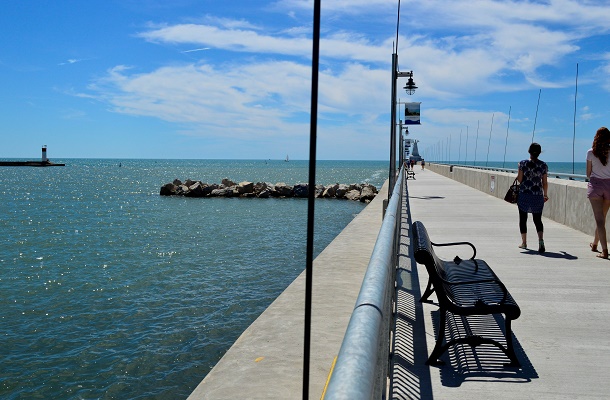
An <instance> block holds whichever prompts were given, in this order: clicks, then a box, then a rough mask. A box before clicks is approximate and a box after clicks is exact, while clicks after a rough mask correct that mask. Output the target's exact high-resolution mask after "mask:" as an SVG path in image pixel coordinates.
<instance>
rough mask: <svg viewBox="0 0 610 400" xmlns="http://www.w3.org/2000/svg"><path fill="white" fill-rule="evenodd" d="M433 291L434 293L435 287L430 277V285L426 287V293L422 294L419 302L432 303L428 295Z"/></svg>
mask: <svg viewBox="0 0 610 400" xmlns="http://www.w3.org/2000/svg"><path fill="white" fill-rule="evenodd" d="M432 293H434V288H433V287H432V280H430V278H428V286H427V287H426V291H425V292H424V294H423V295H422V296H421V299H419V302H420V303H431V301H429V300H428V297H430V295H431V294H432Z"/></svg>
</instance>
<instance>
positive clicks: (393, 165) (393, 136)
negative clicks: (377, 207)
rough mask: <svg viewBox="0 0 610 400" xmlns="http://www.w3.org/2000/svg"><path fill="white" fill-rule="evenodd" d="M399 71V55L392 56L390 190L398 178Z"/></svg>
mask: <svg viewBox="0 0 610 400" xmlns="http://www.w3.org/2000/svg"><path fill="white" fill-rule="evenodd" d="M397 69H398V54H396V50H394V54H392V101H391V105H392V109H391V110H390V119H391V121H390V176H389V180H390V188H393V187H394V179H395V178H396V78H397V76H396V70H397ZM391 196H392V189H390V190H388V199H389V198H390V197H391Z"/></svg>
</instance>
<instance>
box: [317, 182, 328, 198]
mask: <svg viewBox="0 0 610 400" xmlns="http://www.w3.org/2000/svg"><path fill="white" fill-rule="evenodd" d="M324 190H326V188H325V187H324V185H316V197H322V195H323V194H324Z"/></svg>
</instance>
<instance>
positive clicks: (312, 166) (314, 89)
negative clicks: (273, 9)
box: [303, 0, 321, 400]
mask: <svg viewBox="0 0 610 400" xmlns="http://www.w3.org/2000/svg"><path fill="white" fill-rule="evenodd" d="M320 3H321V0H315V1H314V12H313V50H312V57H311V58H312V61H311V116H310V123H309V127H310V129H309V190H308V195H307V256H306V266H305V332H304V338H303V339H304V340H303V400H309V361H310V360H309V359H310V353H311V300H312V283H313V282H312V280H313V237H314V206H315V198H316V138H317V135H316V132H317V128H318V71H319V69H320V6H321V4H320Z"/></svg>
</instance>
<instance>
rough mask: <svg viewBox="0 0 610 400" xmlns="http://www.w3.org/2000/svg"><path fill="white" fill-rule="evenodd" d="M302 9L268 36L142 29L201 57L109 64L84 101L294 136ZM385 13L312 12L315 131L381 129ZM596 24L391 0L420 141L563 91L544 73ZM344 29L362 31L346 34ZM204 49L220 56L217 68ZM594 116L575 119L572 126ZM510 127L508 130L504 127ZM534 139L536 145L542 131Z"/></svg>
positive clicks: (235, 28)
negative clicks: (506, 100) (508, 100)
mask: <svg viewBox="0 0 610 400" xmlns="http://www.w3.org/2000/svg"><path fill="white" fill-rule="evenodd" d="M311 4H312V2H311V1H310V0H284V1H278V2H276V3H275V7H276V9H279V8H281V9H283V10H285V11H286V10H287V11H286V13H288V14H289V15H291V18H289V19H288V21H284V23H287V24H291V23H293V22H294V23H295V25H294V26H290V25H288V26H274V27H273V29H270V28H267V27H264V26H262V25H261V24H260V23H253V22H249V21H245V20H231V19H226V18H217V17H211V16H207V17H206V18H204V21H203V23H189V24H174V25H171V24H163V25H155V26H151V27H150V28H149V29H148V30H146V31H144V32H141V33H139V34H138V36H139V37H141V38H143V39H145V40H147V41H150V42H153V43H162V44H169V45H175V46H176V47H178V48H184V46H189V47H187V49H186V50H181V51H182V52H194V51H199V50H207V49H210V50H211V51H209V52H206V60H205V62H202V63H199V64H187V65H184V64H176V62H175V61H174V60H172V61H168V63H167V65H168V66H165V67H160V68H158V69H155V70H151V71H148V72H139V73H136V72H134V71H135V69H128V68H126V67H123V66H119V67H116V68H114V69H112V70H110V71H109V73H108V76H107V77H106V78H105V79H103V80H100V81H98V82H97V84H96V86H92V91H93V92H96V93H98V94H99V98H102V99H103V100H104V101H106V102H108V103H109V104H111V105H112V107H113V109H114V110H115V111H117V112H122V113H128V114H133V115H143V116H150V117H155V118H161V119H163V120H166V121H171V122H177V123H180V124H183V126H184V131H185V132H188V133H189V134H196V135H206V136H227V135H230V136H235V137H240V138H243V139H246V140H250V139H252V140H254V139H255V138H257V137H280V136H282V135H295V136H298V137H305V135H306V133H307V130H308V128H307V123H308V118H307V115H308V114H309V111H310V110H309V106H310V99H309V91H310V84H311V83H310V79H311V71H310V61H309V58H310V56H311V39H310V32H309V28H307V27H306V26H304V25H303V24H302V21H301V22H296V21H297V20H298V18H297V16H298V14H299V13H300V12H301V11H303V10H305V9H307V10H310V9H311ZM395 6H396V2H395V1H393V0H392V1H390V0H374V1H373V0H349V1H348V0H337V1H334V2H327V3H324V5H323V11H324V10H327V11H330V12H329V13H327V14H326V15H327V18H328V20H327V25H326V29H325V31H324V33H323V35H322V40H321V46H320V48H321V53H322V56H321V71H320V95H319V111H320V120H321V122H322V125H321V132H325V134H328V135H331V134H332V133H331V132H335V133H336V134H337V135H339V132H341V134H340V136H341V137H342V138H347V137H349V133H350V132H351V133H355V136H357V137H359V138H362V141H363V142H366V141H367V140H370V142H369V144H370V145H372V143H373V142H374V140H372V139H371V138H373V137H375V135H379V134H380V131H384V130H387V129H388V127H387V125H388V124H389V115H388V114H389V113H388V108H389V103H390V99H389V88H390V79H389V77H390V55H391V52H392V43H393V42H394V41H395V39H396V38H395V35H394V33H393V30H394V27H395V25H394V27H393V24H395V12H396V8H395ZM346 14H349V18H348V17H346ZM373 14H374V15H375V16H376V18H377V20H384V23H383V24H379V23H378V22H377V25H376V26H369V25H368V24H367V23H366V19H367V18H368V17H369V15H373ZM341 16H343V17H345V18H348V19H351V18H356V19H358V20H357V21H355V22H353V25H351V22H349V21H347V22H346V24H345V25H342V24H341V23H339V22H336V21H340V20H341V19H340V18H339V17H341ZM323 17H324V15H323ZM608 17H610V7H608V6H606V5H605V3H594V2H583V1H573V0H550V1H548V2H544V3H540V2H534V1H516V0H514V1H489V0H488V1H482V0H472V1H462V0H460V1H447V0H427V1H417V2H416V1H405V0H403V2H402V14H401V34H400V36H399V63H400V69H401V70H402V71H408V70H413V71H414V73H415V76H414V79H415V81H416V83H417V85H418V86H419V89H418V91H417V93H416V97H417V99H416V101H423V102H424V103H426V104H427V105H428V107H429V108H427V109H426V111H425V118H426V120H427V124H428V126H429V130H427V131H426V132H427V134H429V135H430V138H434V137H435V135H437V136H438V137H439V139H438V140H444V139H441V138H445V139H446V138H447V137H448V136H449V135H450V134H451V132H454V133H455V132H456V127H460V129H465V128H464V127H465V126H469V127H470V129H471V132H472V131H473V130H474V129H476V128H475V127H473V126H472V124H473V122H474V123H475V124H476V121H480V123H481V125H483V121H486V120H489V119H490V118H491V115H492V114H493V115H494V125H495V126H501V125H506V123H507V121H508V115H507V113H506V111H507V110H502V111H498V110H497V109H498V107H499V106H498V105H497V104H495V105H490V106H489V107H486V106H485V105H484V104H483V105H481V103H477V101H480V99H477V97H481V96H484V95H487V94H490V93H507V94H509V93H511V92H515V91H519V90H527V89H529V90H535V91H536V92H537V90H538V89H539V88H561V87H569V86H570V85H573V78H572V77H571V75H572V73H573V71H572V68H571V67H570V69H569V71H567V72H563V73H559V74H557V73H556V71H558V70H559V71H561V70H562V69H565V68H564V64H565V63H567V60H570V63H571V61H572V60H573V59H574V58H577V57H578V56H579V54H580V52H581V51H582V49H581V44H580V41H581V40H582V39H586V38H588V37H593V36H595V35H599V34H605V33H606V32H608V28H607V27H606V21H607V19H608ZM293 18H294V19H293ZM323 23H324V21H323ZM354 26H357V27H360V28H361V29H362V30H358V31H354V29H350V28H353V27H354ZM216 50H222V51H223V53H222V54H223V56H222V58H220V57H217V55H216V53H217V52H216ZM608 54H609V53H607V52H605V53H601V54H598V55H597V56H596V57H597V61H596V62H599V61H600V60H604V59H605V60H608V59H610V56H608ZM587 56H588V57H589V60H591V57H592V56H591V55H590V54H588V55H587ZM604 57H605V58H604ZM597 68H598V72H599V73H589V74H588V76H587V77H586V78H584V79H583V83H584V82H585V81H586V82H587V83H593V82H597V83H598V84H599V85H600V86H603V87H605V88H606V90H608V91H610V78H609V77H610V63H608V62H607V61H606V62H605V64H603V65H599V66H598V67H597ZM568 77H569V78H568ZM403 84H404V81H403V80H400V81H399V85H400V86H402V85H403ZM404 97H406V95H405V96H404ZM404 97H403V98H402V100H405V98H404ZM462 99H464V101H461V100H462ZM469 103H470V104H469ZM455 104H460V108H456V107H455ZM468 107H471V108H468ZM506 108H508V106H507V107H506ZM595 115H596V114H595V112H587V113H583V115H582V117H581V119H582V120H585V119H590V118H593V117H594V116H595ZM488 122H490V121H488ZM513 122H514V123H515V124H517V123H518V122H519V120H518V119H517V118H516V116H513ZM521 122H524V124H523V126H521V127H520V129H521V131H519V127H518V126H517V125H515V126H514V129H515V133H514V136H515V137H523V138H525V139H527V137H528V136H529V135H531V132H529V133H528V132H527V129H526V128H525V126H526V125H529V124H531V123H532V121H525V120H524V118H522V121H521ZM525 122H527V123H525ZM488 125H489V124H488ZM481 129H482V128H481ZM488 129H489V128H488ZM494 129H496V128H494ZM498 129H499V128H498ZM540 129H541V130H540V132H541V134H542V133H543V132H544V131H543V129H544V128H540ZM416 130H417V129H416ZM488 133H489V132H488ZM512 135H513V134H512V133H511V136H512ZM493 140H494V141H497V142H498V143H495V148H499V147H502V148H503V146H504V144H503V142H502V139H501V137H499V138H494V139H493ZM331 142H333V141H332V140H330V139H329V141H328V143H331Z"/></svg>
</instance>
